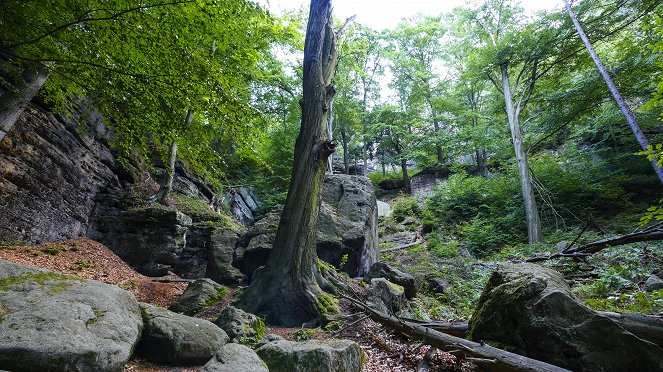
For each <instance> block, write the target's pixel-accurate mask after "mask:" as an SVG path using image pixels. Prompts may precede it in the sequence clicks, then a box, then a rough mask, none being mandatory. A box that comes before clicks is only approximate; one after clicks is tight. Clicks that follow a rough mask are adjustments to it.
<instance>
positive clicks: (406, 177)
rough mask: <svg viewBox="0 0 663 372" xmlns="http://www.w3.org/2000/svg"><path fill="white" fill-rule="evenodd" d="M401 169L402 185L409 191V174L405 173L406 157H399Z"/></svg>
mask: <svg viewBox="0 0 663 372" xmlns="http://www.w3.org/2000/svg"><path fill="white" fill-rule="evenodd" d="M401 171H402V172H403V186H404V187H405V189H406V190H408V191H410V176H409V175H408V173H407V159H405V158H404V157H401Z"/></svg>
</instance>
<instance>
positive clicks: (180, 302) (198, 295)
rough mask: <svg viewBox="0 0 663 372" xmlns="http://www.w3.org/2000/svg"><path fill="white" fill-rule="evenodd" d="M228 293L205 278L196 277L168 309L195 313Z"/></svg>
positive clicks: (190, 313) (189, 313)
mask: <svg viewBox="0 0 663 372" xmlns="http://www.w3.org/2000/svg"><path fill="white" fill-rule="evenodd" d="M226 294H228V289H227V288H226V287H224V286H222V285H221V284H219V283H217V282H215V281H213V280H211V279H207V278H203V279H198V280H195V281H193V282H191V283H189V286H188V287H187V288H186V290H185V291H184V293H182V295H181V296H180V297H179V298H178V299H177V300H176V301H175V302H174V303H173V304H172V305H171V306H170V307H169V310H171V311H174V312H176V313H182V314H185V315H195V314H196V313H198V312H200V311H201V310H203V309H205V308H206V307H208V306H210V305H213V304H215V303H216V302H218V301H220V300H222V299H223V297H225V295H226Z"/></svg>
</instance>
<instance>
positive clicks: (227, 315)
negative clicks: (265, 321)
mask: <svg viewBox="0 0 663 372" xmlns="http://www.w3.org/2000/svg"><path fill="white" fill-rule="evenodd" d="M261 322H262V321H261V320H260V319H259V318H258V317H257V316H255V315H253V314H250V313H247V312H245V311H244V310H241V309H238V308H236V307H234V306H226V308H224V309H223V311H221V314H219V317H218V318H216V321H215V322H214V323H215V324H216V325H217V326H219V327H220V328H221V329H223V330H224V331H226V333H227V334H228V337H230V339H231V340H233V342H239V341H240V339H241V338H244V337H262V335H258V334H257V333H256V328H258V326H259V325H260V324H261Z"/></svg>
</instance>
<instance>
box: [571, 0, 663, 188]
mask: <svg viewBox="0 0 663 372" xmlns="http://www.w3.org/2000/svg"><path fill="white" fill-rule="evenodd" d="M564 6H565V7H566V11H567V12H568V13H569V17H570V18H571V21H573V25H574V26H575V27H576V30H577V31H578V35H580V38H581V39H582V42H583V43H584V44H585V47H586V48H587V51H588V52H589V55H590V56H591V57H592V60H593V61H594V64H595V65H596V68H597V69H598V70H599V73H600V74H601V76H602V77H603V80H604V81H605V84H606V85H607V86H608V89H610V93H611V94H612V97H613V98H614V99H615V102H616V103H617V106H619V110H621V112H622V114H623V115H624V118H625V119H626V122H627V123H628V126H629V127H630V128H631V131H632V132H633V134H634V135H635V138H636V139H637V140H638V143H639V144H640V147H641V148H642V149H643V150H647V146H649V140H647V137H646V136H645V134H644V133H643V132H642V129H640V126H639V125H638V123H637V122H636V121H635V115H633V112H632V111H631V109H630V108H629V107H628V105H627V104H626V101H624V98H623V97H622V95H621V94H620V93H619V90H618V89H617V86H616V85H615V83H614V82H613V81H612V78H611V77H610V74H609V73H608V71H607V70H606V69H605V66H603V62H601V59H600V58H599V56H598V55H597V54H596V51H595V50H594V47H593V46H592V43H591V42H590V41H589V38H588V37H587V35H586V34H585V31H584V30H583V28H582V26H581V25H580V22H579V21H578V18H576V16H575V14H574V13H573V11H572V10H571V4H570V3H569V0H564ZM651 163H652V166H653V167H654V172H655V173H656V176H658V179H659V181H661V183H663V169H662V168H661V167H659V166H658V165H657V160H656V159H653V160H652V162H651Z"/></svg>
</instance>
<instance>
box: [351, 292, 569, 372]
mask: <svg viewBox="0 0 663 372" xmlns="http://www.w3.org/2000/svg"><path fill="white" fill-rule="evenodd" d="M340 297H341V298H344V299H346V300H348V301H349V302H350V303H351V304H352V305H353V306H355V307H357V308H359V309H362V310H363V311H364V312H366V314H368V315H370V317H371V319H373V320H374V321H376V322H378V323H380V324H382V325H384V326H386V327H388V328H390V329H392V330H394V331H396V332H399V333H402V334H404V335H407V336H410V337H411V338H414V339H418V340H421V341H422V342H424V343H426V344H428V345H431V346H434V347H437V348H438V349H440V350H462V351H463V352H464V354H466V355H467V356H469V357H471V358H473V360H472V361H473V362H474V363H475V364H478V365H480V366H481V367H483V368H485V369H486V370H509V371H550V372H559V371H567V370H566V369H564V368H560V367H557V366H554V365H552V364H548V363H545V362H541V361H539V360H536V359H531V358H527V357H524V356H522V355H518V354H514V353H510V352H508V351H504V350H500V349H497V348H494V347H492V346H488V345H486V344H484V343H477V342H473V341H468V340H465V339H462V338H460V337H455V336H451V335H448V334H446V333H442V332H439V331H436V330H434V329H431V328H427V327H423V326H421V325H419V324H416V323H414V322H409V321H405V320H403V319H399V318H397V317H394V316H391V315H386V314H382V313H380V312H378V311H375V310H373V309H371V308H370V307H368V306H367V305H366V304H364V303H362V302H361V301H358V300H356V299H354V298H351V297H348V296H345V295H341V296H340Z"/></svg>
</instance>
